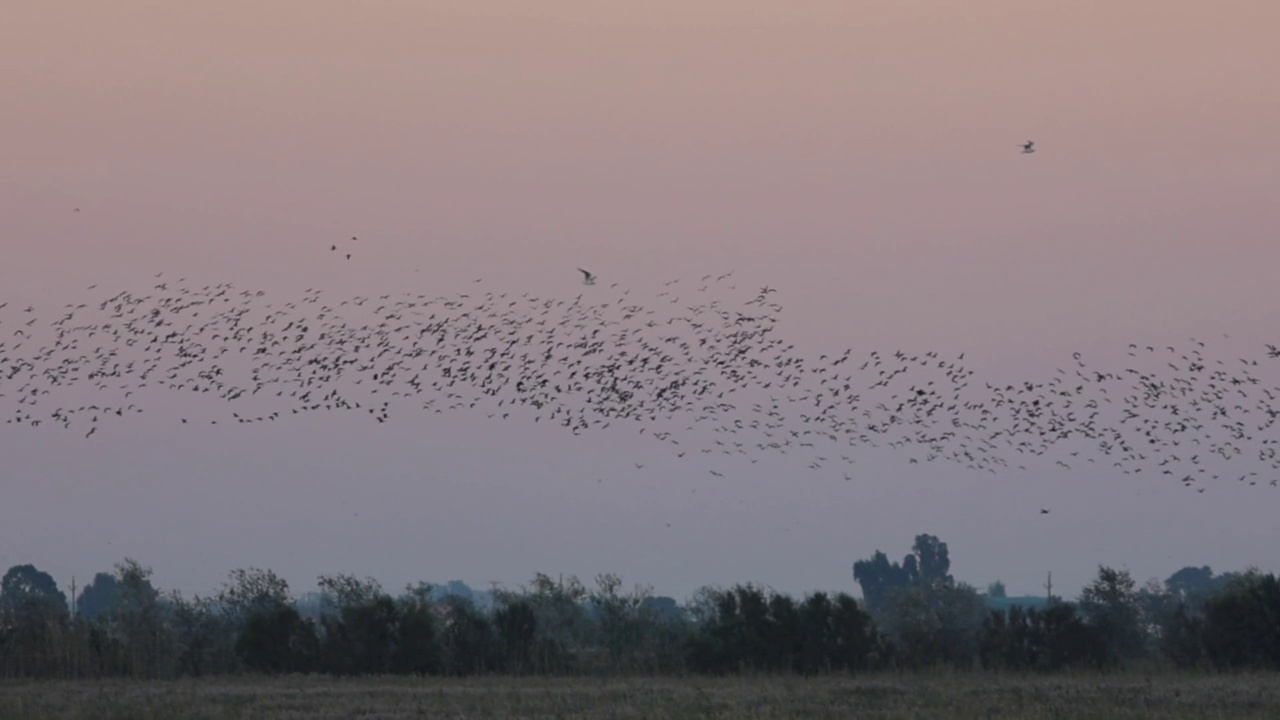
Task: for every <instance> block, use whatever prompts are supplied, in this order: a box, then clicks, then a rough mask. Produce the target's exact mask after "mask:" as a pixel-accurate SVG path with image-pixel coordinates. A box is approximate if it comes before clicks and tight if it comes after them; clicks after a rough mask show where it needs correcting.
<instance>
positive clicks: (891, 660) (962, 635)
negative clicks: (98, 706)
mask: <svg viewBox="0 0 1280 720" xmlns="http://www.w3.org/2000/svg"><path fill="white" fill-rule="evenodd" d="M853 576H854V579H855V580H856V582H858V583H859V584H860V585H861V587H862V594H863V597H864V598H865V600H864V601H859V600H855V599H854V598H853V597H851V596H850V595H847V594H844V593H836V594H827V593H811V594H809V595H807V596H805V597H801V598H795V597H791V596H789V595H785V594H782V593H777V592H774V591H772V590H770V589H767V588H762V587H758V586H755V585H749V584H748V585H737V586H734V587H730V588H712V587H708V588H703V589H702V590H701V591H699V592H698V593H696V594H695V596H694V597H693V598H692V599H690V600H689V602H687V603H685V604H684V605H680V604H678V603H676V602H675V601H674V600H672V599H671V598H662V597H655V596H654V595H653V594H652V592H651V590H650V589H649V588H646V587H639V586H637V587H634V588H631V589H630V590H627V589H624V587H623V583H622V581H621V579H620V578H618V577H617V576H614V575H601V576H599V577H597V578H596V579H595V581H594V583H593V585H592V586H590V587H589V586H587V585H584V584H583V583H582V582H580V581H579V580H578V579H577V578H569V579H567V580H555V579H552V578H550V577H548V576H546V575H541V574H539V575H536V576H535V577H534V579H533V580H532V582H530V583H529V585H528V586H526V587H523V588H520V589H519V590H495V591H493V592H491V593H488V594H485V595H484V596H481V594H479V593H474V592H472V591H471V590H470V589H469V588H465V586H462V585H461V584H452V585H451V586H449V587H447V588H444V589H443V590H442V589H441V588H433V587H432V586H429V585H426V584H420V585H417V586H413V587H408V588H405V589H404V590H403V591H400V592H398V593H395V594H393V593H390V592H387V591H386V590H384V589H383V588H382V587H381V586H380V585H379V584H378V583H377V582H376V581H375V580H372V579H369V578H365V579H360V578H356V577H352V576H347V575H335V576H323V577H321V578H319V583H318V585H319V589H320V591H319V593H318V594H316V595H314V596H311V597H310V598H308V601H307V602H302V601H301V600H300V599H298V598H295V597H294V596H293V595H292V594H291V593H290V589H289V586H288V584H287V583H286V582H285V581H284V580H283V579H282V578H280V577H278V576H276V575H275V574H274V573H272V572H271V571H269V570H261V569H254V568H251V569H241V570H235V571H233V572H232V573H230V575H229V576H228V579H227V582H226V583H225V585H224V586H223V588H222V589H221V591H220V592H218V593H217V594H216V595H215V596H213V597H208V598H204V597H194V598H185V597H183V596H182V595H181V594H180V593H177V592H162V591H160V590H159V589H157V588H156V587H155V586H154V585H153V584H152V578H151V571H150V570H149V569H148V568H145V567H143V566H141V565H140V564H138V563H137V562H135V561H133V560H125V561H124V562H123V563H121V564H120V565H118V566H117V567H116V568H115V571H114V572H113V573H110V574H108V573H99V574H98V575H97V576H96V577H95V578H94V579H93V582H92V583H90V584H89V585H88V586H86V587H85V588H83V590H82V591H81V592H80V593H79V595H78V596H76V597H75V598H73V602H70V601H69V600H68V598H67V597H66V596H65V595H64V593H63V592H62V590H61V589H60V588H59V587H58V585H57V583H56V582H54V580H53V578H51V577H50V576H49V575H48V574H46V573H44V572H42V571H40V570H39V569H38V568H36V567H34V566H32V565H19V566H15V567H13V568H10V569H9V571H8V572H7V573H5V575H4V577H3V579H2V580H0V678H8V679H23V678H26V679H35V678H38V679H42V680H57V679H75V678H95V679H99V680H102V679H109V678H119V679H134V680H142V679H164V678H202V677H207V676H226V675H250V674H251V675H276V676H278V675H294V674H320V675H326V676H331V677H353V676H378V677H386V676H394V675H415V676H446V677H478V676H530V675H536V676H613V677H621V676H646V677H651V678H652V677H656V676H670V677H689V676H755V675H762V674H765V675H774V676H803V677H810V678H812V677H816V676H832V677H845V678H848V677H849V676H852V675H858V674H862V673H867V672H871V671H877V670H889V671H899V672H901V671H912V672H918V673H922V672H938V671H940V670H945V671H947V672H952V671H965V670H981V671H984V672H986V673H991V672H1012V673H1028V672H1030V673H1040V674H1044V673H1069V672H1072V671H1093V672H1096V671H1106V672H1111V673H1115V672H1118V671H1123V670H1126V669H1128V670H1133V669H1137V668H1141V669H1146V670H1150V669H1153V668H1167V669H1171V670H1172V669H1177V670H1183V671H1191V670H1230V671H1241V670H1257V671H1275V670H1280V581H1277V578H1276V577H1275V576H1273V575H1263V574H1261V573H1259V572H1257V571H1249V572H1245V573H1235V574H1228V575H1226V576H1215V575H1214V574H1213V572H1212V570H1210V569H1209V568H1207V567H1205V568H1185V569H1183V570H1181V571H1179V572H1177V573H1175V574H1174V575H1172V576H1170V577H1169V578H1168V579H1167V580H1165V581H1164V582H1162V583H1160V582H1151V583H1148V584H1147V585H1145V586H1144V587H1141V588H1139V587H1138V586H1137V584H1136V583H1135V581H1134V580H1133V578H1132V577H1131V576H1130V575H1129V573H1128V572H1126V571H1123V570H1117V569H1114V568H1110V567H1100V568H1099V569H1098V574H1097V577H1096V578H1095V579H1094V581H1093V582H1091V583H1090V584H1089V585H1088V586H1087V587H1085V588H1084V590H1083V591H1082V592H1081V593H1080V596H1079V598H1078V599H1077V601H1076V602H1074V603H1068V602H1064V601H1062V600H1061V599H1059V598H1047V599H1046V601H1045V602H1044V603H1040V604H1039V605H1038V606H1035V605H1030V604H1020V603H1017V602H1013V601H1011V599H1010V598H1008V597H1006V594H1005V592H1004V587H1003V585H1001V584H999V583H993V584H992V585H991V586H989V588H988V591H987V592H985V593H984V592H979V591H978V590H977V589H975V588H974V587H972V586H969V585H967V584H965V583H962V582H958V581H956V580H955V579H954V578H953V577H952V576H951V574H950V556H949V552H948V548H947V545H946V543H943V542H941V541H940V540H939V539H938V538H936V537H933V536H931V535H921V536H919V537H917V538H916V541H915V544H914V545H913V547H912V550H911V552H910V553H909V554H908V555H907V556H906V557H905V558H904V559H903V561H902V562H891V561H889V559H888V558H887V556H886V555H885V554H884V553H882V552H876V553H875V554H874V555H873V556H872V557H871V558H869V559H866V560H860V561H858V562H857V563H855V564H854V568H853Z"/></svg>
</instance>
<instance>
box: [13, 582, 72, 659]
mask: <svg viewBox="0 0 1280 720" xmlns="http://www.w3.org/2000/svg"><path fill="white" fill-rule="evenodd" d="M67 620H68V613H67V597H66V595H64V594H63V593H62V591H61V590H59V589H58V584H57V583H55V582H54V581H53V578H52V577H51V576H50V575H49V574H48V573H46V572H43V571H41V570H39V569H37V568H36V567H35V566H34V565H15V566H13V567H11V568H9V571H8V572H6V573H5V574H4V578H3V579H0V672H3V673H4V674H8V675H34V676H39V675H43V674H49V673H52V672H53V671H54V669H55V668H57V667H58V664H59V663H58V660H59V653H58V645H59V642H58V641H59V638H60V637H61V636H62V635H63V634H64V632H65V630H66V628H67V626H68V625H69V623H68V622H67Z"/></svg>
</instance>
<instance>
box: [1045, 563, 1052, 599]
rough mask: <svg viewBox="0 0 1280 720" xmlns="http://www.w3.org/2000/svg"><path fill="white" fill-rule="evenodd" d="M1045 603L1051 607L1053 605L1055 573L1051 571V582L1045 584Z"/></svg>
mask: <svg viewBox="0 0 1280 720" xmlns="http://www.w3.org/2000/svg"><path fill="white" fill-rule="evenodd" d="M1044 591H1045V601H1046V602H1047V603H1049V604H1050V605H1052V604H1053V571H1052V570H1050V571H1049V580H1048V581H1047V582H1045V584H1044Z"/></svg>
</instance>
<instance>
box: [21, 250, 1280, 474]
mask: <svg viewBox="0 0 1280 720" xmlns="http://www.w3.org/2000/svg"><path fill="white" fill-rule="evenodd" d="M354 240H355V238H352V241H354ZM332 251H333V252H338V249H337V246H336V245H335V246H333V248H332ZM344 254H345V253H344ZM578 270H579V272H580V273H582V275H583V279H582V284H583V285H584V286H587V287H590V288H592V289H590V290H584V291H582V292H580V293H579V294H577V295H576V296H569V297H561V298H547V297H537V296H534V295H531V294H529V293H524V294H515V293H506V292H500V291H493V290H488V291H473V292H470V293H463V294H458V295H454V296H440V297H432V296H428V295H423V294H416V293H401V294H384V295H380V296H377V297H363V296H358V297H352V298H346V299H330V298H328V297H326V295H325V293H324V292H322V291H320V290H314V289H313V290H308V291H307V292H305V293H304V294H303V295H302V296H301V297H299V298H296V299H293V300H291V301H287V302H273V301H272V300H271V299H270V298H269V297H268V295H267V293H266V292H264V291H260V290H241V289H238V288H236V287H235V286H233V285H232V284H230V283H222V284H214V285H198V284H192V283H188V282H187V281H186V280H185V279H178V280H173V281H169V280H166V279H165V278H164V276H163V274H159V275H157V276H156V277H155V281H154V284H153V286H152V287H150V288H148V289H147V290H146V291H144V292H138V293H135V292H118V293H115V294H113V295H110V296H109V297H105V298H103V299H102V300H100V301H98V302H96V303H92V304H90V303H79V304H75V303H73V304H69V305H67V306H65V307H63V308H60V309H59V310H58V311H57V313H56V315H54V316H51V317H50V316H46V315H44V314H42V313H38V312H37V309H36V308H35V307H25V308H24V307H12V308H11V307H9V306H8V304H7V303H0V414H2V416H3V417H4V418H5V422H6V423H7V424H9V425H11V426H12V425H23V426H30V427H56V428H62V429H76V430H77V431H79V432H83V433H84V435H85V436H92V435H94V434H95V432H96V431H97V428H98V427H99V425H100V424H101V423H103V422H104V421H107V420H112V419H121V418H125V417H128V416H130V415H134V414H136V413H141V412H143V411H144V408H145V407H147V402H148V401H149V400H151V399H154V398H155V397H156V396H157V393H181V394H189V395H196V396H199V397H202V398H214V399H217V400H219V401H220V403H225V404H226V405H229V406H230V407H231V408H233V410H228V411H225V412H222V411H219V412H218V413H216V414H215V416H214V417H212V418H209V417H205V418H203V419H198V418H197V417H196V414H195V413H189V414H187V415H186V416H183V417H176V418H175V421H179V422H181V423H182V424H196V423H215V424H216V423H218V422H223V423H227V422H233V423H265V422H276V421H279V420H282V419H284V418H286V417H288V416H290V415H297V414H300V413H314V412H334V411H344V412H359V413H363V414H365V415H366V416H368V417H370V418H371V419H372V420H374V421H376V422H387V421H389V420H390V419H391V418H392V417H393V413H398V412H400V411H401V410H402V409H403V408H404V407H410V408H412V409H413V410H418V411H427V412H432V413H445V412H458V411H476V412H484V413H485V414H486V415H487V416H488V417H489V418H493V419H495V420H499V419H501V420H508V421H527V422H533V423H554V424H556V425H558V426H561V427H563V428H564V430H565V431H567V432H571V433H574V434H583V433H587V432H596V431H603V430H606V429H609V428H614V431H617V430H618V429H620V428H623V427H626V426H630V427H631V428H632V430H633V431H635V430H636V429H637V428H638V430H639V432H641V433H647V434H648V435H649V436H650V437H652V438H654V439H655V440H656V441H659V442H662V443H666V444H668V445H669V446H670V447H671V450H672V452H673V453H674V454H675V455H676V456H677V457H682V458H683V457H686V455H687V454H689V453H692V456H691V457H704V458H708V459H717V460H718V459H722V458H725V457H730V458H741V459H742V460H743V461H749V462H757V461H758V460H759V459H760V458H761V457H762V456H763V455H764V454H766V453H779V454H783V455H788V456H792V457H797V458H802V462H804V463H805V464H806V465H807V466H808V467H809V468H811V469H813V470H824V469H825V470H832V471H834V470H837V469H838V470H839V471H840V472H842V473H843V476H844V478H845V479H846V480H852V479H854V476H853V475H852V474H851V472H850V469H851V468H850V466H851V465H852V464H853V463H854V462H855V461H856V459H857V454H858V451H859V448H863V447H890V448H898V449H901V450H903V451H904V452H906V453H907V454H908V456H909V458H908V460H909V462H913V463H915V462H921V461H925V462H929V461H940V460H941V461H949V462H955V463H958V464H960V465H962V466H965V467H967V468H970V469H972V470H977V471H988V472H996V471H997V469H999V468H1002V467H1014V468H1016V467H1021V468H1024V469H1025V468H1026V464H1025V463H1027V462H1029V460H1028V459H1020V458H1023V457H1025V458H1037V457H1044V458H1047V459H1048V460H1049V461H1053V462H1056V464H1058V465H1061V466H1063V467H1068V468H1071V467H1078V466H1085V467H1089V466H1091V465H1092V466H1101V467H1107V466H1112V467H1114V468H1119V469H1120V470H1123V471H1124V472H1127V473H1143V472H1145V473H1159V474H1163V475H1169V476H1172V477H1173V478H1174V479H1177V480H1179V481H1181V482H1182V483H1183V484H1186V485H1188V486H1191V485H1196V484H1197V483H1200V482H1201V481H1208V480H1211V479H1213V480H1220V479H1225V478H1227V477H1231V478H1232V479H1236V480H1239V481H1241V482H1247V483H1250V484H1258V483H1259V482H1263V483H1270V484H1272V485H1275V484H1276V482H1277V477H1280V457H1278V455H1277V448H1276V445H1277V443H1278V442H1280V433H1277V432H1276V425H1275V423H1276V420H1277V417H1278V416H1280V386H1277V385H1275V384H1271V385H1268V384H1267V383H1266V382H1264V379H1263V375H1265V370H1266V369H1265V366H1267V365H1271V364H1272V363H1278V361H1277V358H1280V349H1277V348H1276V347H1275V346H1269V347H1268V348H1267V351H1266V352H1265V353H1262V354H1260V356H1259V357H1258V358H1227V357H1217V356H1214V354H1213V353H1212V352H1211V348H1209V347H1208V346H1207V345H1206V344H1205V343H1204V342H1201V341H1197V340H1192V341H1191V342H1190V343H1189V344H1187V345H1186V346H1185V347H1175V346H1172V345H1170V346H1165V347H1160V348H1157V347H1147V346H1143V347H1138V346H1136V345H1135V346H1131V347H1130V348H1129V354H1130V355H1131V356H1132V362H1131V363H1129V367H1124V368H1097V367H1092V366H1090V365H1088V364H1086V363H1085V361H1084V360H1083V358H1082V357H1081V355H1080V354H1079V353H1077V354H1076V355H1075V356H1074V358H1073V362H1072V363H1070V364H1068V365H1067V367H1064V368H1059V369H1057V370H1056V373H1055V374H1054V375H1052V376H1051V377H1049V378H1048V379H1044V380H1040V381H1019V382H1014V383H990V382H978V381H975V380H974V374H975V373H974V371H973V370H971V369H969V368H968V367H967V366H966V364H965V356H964V354H963V353H961V354H960V355H958V356H957V357H954V358H949V357H942V356H940V355H939V354H938V353H935V352H924V353H918V354H915V353H906V352H901V351H899V352H894V353H883V354H882V353H880V352H870V353H868V354H866V355H864V356H859V357H855V356H854V352H853V350H845V351H844V352H843V353H840V354H832V355H828V354H823V355H819V356H817V357H816V358H813V357H806V356H805V355H804V353H802V352H800V351H799V350H797V348H796V347H795V345H794V344H790V343H787V342H786V341H785V340H783V339H781V338H780V337H778V335H777V333H776V324H777V322H778V319H779V317H780V315H781V313H782V310H783V306H782V305H781V304H780V303H779V302H777V300H776V298H775V296H776V292H777V291H776V290H775V289H773V288H770V287H764V288H760V289H759V290H756V291H751V292H746V293H744V294H742V295H743V298H742V300H740V301H738V302H736V303H735V302H727V301H724V300H722V299H719V298H721V296H724V295H726V294H728V293H734V292H736V286H735V285H733V280H732V275H733V273H726V274H723V275H707V276H704V277H702V278H701V279H700V280H699V281H697V282H692V283H690V282H687V281H683V280H672V281H669V282H667V283H665V284H664V285H663V286H662V288H661V289H660V290H659V291H657V292H656V293H655V294H654V295H653V296H652V297H649V298H646V299H644V300H642V299H640V298H639V297H638V295H633V294H632V292H631V291H630V290H626V289H622V288H620V287H619V285H618V284H617V283H615V284H612V285H610V286H608V287H604V286H601V285H597V280H598V278H597V276H596V275H595V274H594V273H592V272H590V271H588V270H585V269H581V268H579V269H578ZM91 289H96V288H91ZM1260 361H1261V364H1260ZM1269 361H1270V362H1269ZM1278 364H1280V363H1278ZM1275 366H1276V365H1273V367H1275ZM86 389H88V390H91V391H92V393H91V396H90V395H86V394H85V392H84V391H85V390H86ZM700 429H706V430H708V431H709V432H700V431H699V430H700ZM1232 463H1237V464H1244V465H1245V467H1244V469H1242V470H1241V469H1239V468H1238V467H1236V466H1234V465H1232ZM1233 468H1235V469H1233ZM708 472H710V473H712V474H713V475H717V476H723V475H724V474H725V473H726V472H731V470H727V469H726V467H725V466H723V465H719V466H717V467H713V468H711V469H709V470H708ZM1228 473H1230V475H1228ZM1201 490H1203V487H1201Z"/></svg>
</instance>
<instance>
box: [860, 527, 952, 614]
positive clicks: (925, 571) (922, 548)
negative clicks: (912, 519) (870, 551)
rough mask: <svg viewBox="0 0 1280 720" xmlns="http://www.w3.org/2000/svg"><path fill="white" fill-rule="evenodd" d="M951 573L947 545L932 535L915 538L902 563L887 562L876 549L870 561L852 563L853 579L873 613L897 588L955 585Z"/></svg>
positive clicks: (887, 559) (885, 557)
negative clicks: (921, 585)
mask: <svg viewBox="0 0 1280 720" xmlns="http://www.w3.org/2000/svg"><path fill="white" fill-rule="evenodd" d="M950 570H951V554H950V551H949V550H948V548H947V544H946V543H944V542H942V541H941V540H939V539H938V538H937V537H935V536H933V535H929V534H921V535H917V536H916V539H915V542H914V543H912V545H911V552H910V553H908V554H907V556H906V557H904V558H903V559H902V564H898V563H891V562H889V558H888V557H887V556H886V555H885V554H884V553H883V552H881V551H879V550H877V551H876V552H875V554H874V555H872V556H871V559H870V560H859V561H857V562H855V563H854V564H853V579H854V581H855V582H857V583H858V584H859V585H860V586H862V597H863V598H864V599H865V600H866V601H867V605H868V607H870V608H871V610H872V612H875V610H876V609H877V608H879V607H880V606H881V605H882V604H883V603H884V601H885V599H886V598H887V597H888V595H889V593H890V592H892V591H893V590H894V589H896V588H902V587H908V586H913V585H920V584H943V585H949V584H952V583H954V582H955V581H954V580H953V579H952V577H951V574H950Z"/></svg>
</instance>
